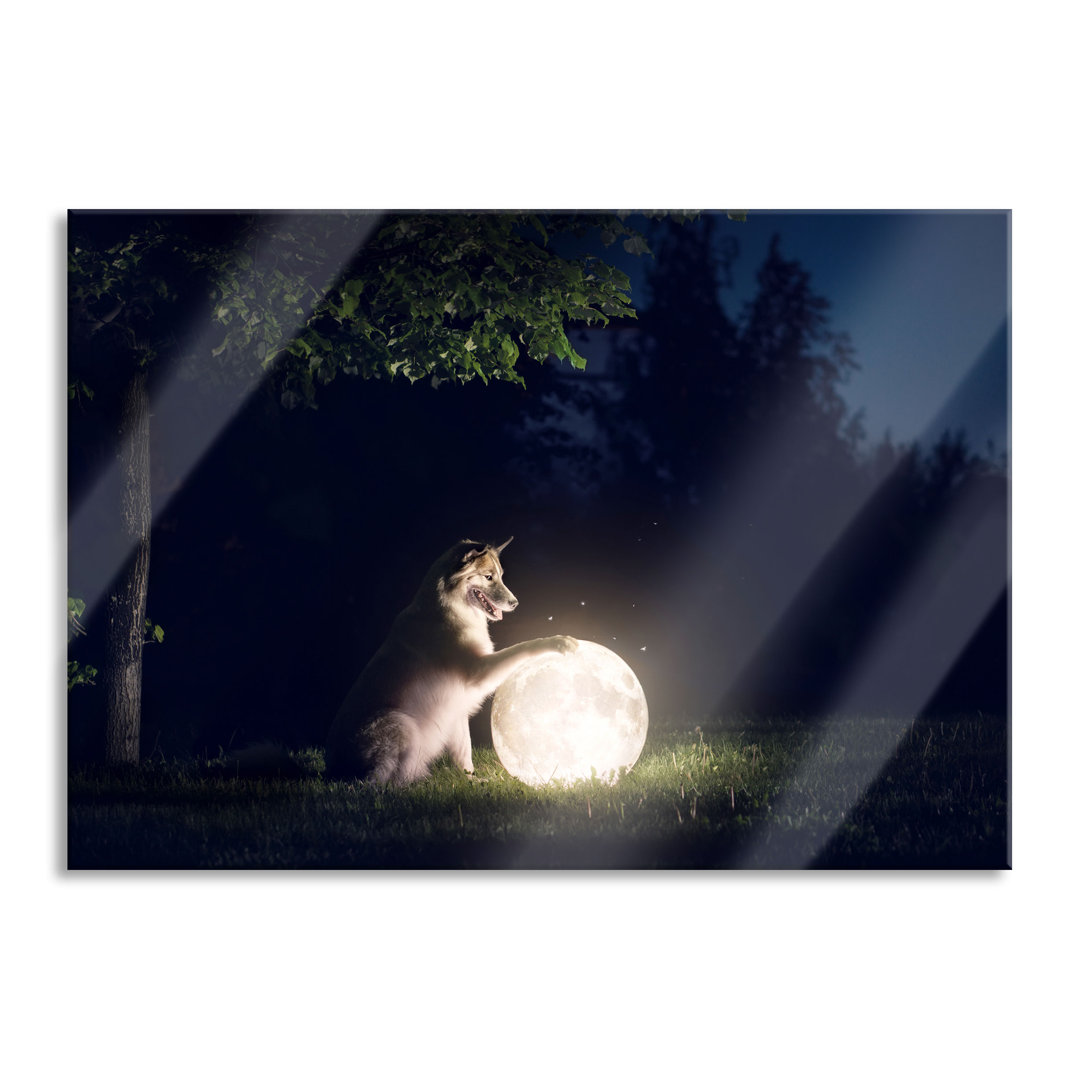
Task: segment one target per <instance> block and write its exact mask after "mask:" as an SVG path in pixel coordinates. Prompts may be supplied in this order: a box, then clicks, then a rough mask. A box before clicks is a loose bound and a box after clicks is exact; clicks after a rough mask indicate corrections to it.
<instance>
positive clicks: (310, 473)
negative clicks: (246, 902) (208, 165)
mask: <svg viewBox="0 0 1080 1080" xmlns="http://www.w3.org/2000/svg"><path fill="white" fill-rule="evenodd" d="M1011 227H1012V218H1011V213H1010V211H1009V210H1008V209H998V210H994V209H982V210H962V209H957V210H939V211H928V210H923V211H905V210H902V209H895V210H873V211H869V210H858V211H855V210H853V211H840V210H830V211H813V210H807V211H794V210H787V211H772V210H768V209H760V210H755V209H744V210H726V209H704V210H701V209H699V210H673V209H668V210H649V211H645V210H583V211H576V212H571V211H567V210H559V211H549V210H535V211H525V210H522V211H510V210H504V209H494V210H484V209H462V210H438V211H418V210H409V211H374V210H357V211H325V210H311V211H303V210H290V211H285V210H276V211H275V210H265V211H251V210H245V211H240V210H237V211H229V210H219V211H213V212H211V211H205V210H204V211H185V210H183V209H173V210H162V211H157V212H154V211H138V212H135V211H131V212H120V211H115V210H95V209H93V208H86V209H72V210H70V211H69V212H68V214H67V219H66V228H65V235H66V258H67V266H66V303H67V315H66V318H67V322H66V357H67V370H66V390H67V402H66V416H65V422H66V443H65V446H66V461H65V463H64V464H65V468H66V514H67V533H66V535H67V550H66V553H65V558H66V587H67V691H66V700H65V702H64V705H65V708H66V719H65V731H64V734H63V744H62V745H63V752H64V754H65V758H66V760H65V764H64V770H65V774H66V775H65V781H66V815H67V823H66V866H67V868H68V869H70V870H124V869H126V870H163V869H168V870H203V869H206V870H210V869H247V870H271V869H288V870H299V869H307V870H311V869H314V870H354V871H357V870H359V871H384V870H459V871H460V870H524V869H530V870H579V871H580V870H614V869H627V870H695V871H697V870H764V869H769V870H777V869H779V870H800V869H817V870H824V869H832V870H835V869H846V870H924V869H934V870H980V869H981V870H988V869H990V870H994V869H1007V868H1009V867H1010V866H1011V865H1012V848H1011V836H1012V833H1011V827H1012V826H1011V823H1012V810H1011V808H1012V790H1011V686H1012V680H1011V604H1012V601H1011V590H1010V585H1011V546H1010V542H1011V539H1010V538H1011V452H1012V446H1011V423H1010V368H1011V341H1012V333H1011V323H1010V319H1011V315H1010V312H1011V246H1012V235H1011Z"/></svg>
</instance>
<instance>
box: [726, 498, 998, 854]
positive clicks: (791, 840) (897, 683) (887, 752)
mask: <svg viewBox="0 0 1080 1080" xmlns="http://www.w3.org/2000/svg"><path fill="white" fill-rule="evenodd" d="M977 497H978V496H976V495H972V496H970V499H972V500H973V499H975V498H977ZM969 509H970V506H969V505H965V503H964V502H963V501H961V503H960V505H958V506H956V507H954V508H953V511H952V513H951V515H950V516H949V520H948V521H946V522H945V523H943V525H942V527H941V528H939V530H938V531H937V534H936V536H935V538H934V542H933V543H932V544H931V545H929V547H928V549H927V551H926V552H925V553H924V554H923V556H922V558H921V559H920V561H919V563H918V565H917V567H916V568H915V571H914V573H913V574H912V575H911V577H910V579H909V581H908V584H907V586H906V588H905V590H904V593H903V595H902V596H901V597H900V599H899V600H898V602H897V603H896V604H895V606H894V607H893V608H892V611H891V614H890V617H889V618H888V619H887V620H886V621H885V622H884V623H883V625H881V626H880V628H879V630H878V632H877V634H876V636H875V639H874V641H873V642H872V643H871V644H870V646H869V648H868V649H867V650H866V651H865V653H864V656H863V658H862V660H861V662H860V664H859V665H858V666H857V668H856V669H855V671H854V672H852V674H851V675H850V677H849V679H848V682H847V685H846V687H844V688H843V689H842V690H841V691H840V693H839V694H838V695H837V697H836V700H835V704H834V707H833V709H831V710H830V714H831V715H830V719H829V720H828V721H826V723H825V724H824V725H823V727H822V728H821V730H820V732H819V733H818V735H817V737H816V738H815V739H814V740H813V744H812V746H811V747H809V748H808V749H807V751H806V753H805V754H804V756H803V759H802V761H801V763H800V766H799V768H798V769H797V771H796V774H795V776H794V777H793V778H792V779H791V780H790V781H789V782H788V783H787V784H786V785H785V789H784V792H783V793H782V794H781V796H780V798H779V799H778V800H777V802H776V803H775V804H774V806H773V808H772V811H771V814H770V816H771V817H774V818H779V817H786V816H789V815H790V816H791V817H793V818H798V817H799V816H800V815H801V814H802V812H803V811H804V810H805V809H806V799H807V796H806V792H807V791H809V790H811V789H812V790H813V792H814V796H813V797H814V814H813V817H812V818H810V819H808V821H807V824H806V825H805V827H803V828H796V829H782V830H781V829H777V830H775V834H774V835H771V836H770V835H769V832H768V827H767V826H766V827H764V828H763V829H761V830H759V831H758V833H757V835H756V836H755V839H754V840H753V842H752V843H751V844H750V846H749V847H748V848H747V850H746V851H745V852H744V853H743V854H742V856H741V858H740V860H739V864H738V865H740V866H743V867H751V866H753V867H758V868H794V867H800V866H801V867H805V866H809V865H810V864H811V863H813V861H814V859H815V857H816V856H817V855H818V854H819V853H820V852H821V851H822V850H823V848H824V847H825V845H826V844H827V843H828V841H829V839H830V837H831V836H832V835H833V834H834V833H835V831H836V829H837V828H839V826H840V824H841V823H842V822H843V821H844V820H845V819H846V818H847V816H848V815H849V814H850V812H851V811H852V809H853V808H854V807H855V806H856V804H857V803H858V801H859V800H860V798H861V797H862V796H863V795H864V794H865V792H866V789H867V788H868V787H869V785H870V784H872V783H873V782H874V780H876V778H877V777H878V776H879V775H880V773H881V771H882V769H883V768H884V767H885V765H886V764H887V763H888V762H889V760H890V759H891V758H892V756H893V754H894V753H895V750H896V747H897V744H898V742H899V740H900V739H901V737H902V736H903V734H904V733H905V732H906V731H907V730H908V728H909V727H910V725H911V723H912V721H913V719H914V718H915V717H916V716H917V715H918V713H919V712H920V711H921V710H922V709H923V708H924V707H925V706H926V705H927V703H928V702H929V701H930V699H931V698H932V697H933V694H934V692H935V690H936V689H937V688H938V687H939V686H940V685H941V683H942V681H943V680H944V679H945V676H946V675H947V674H948V672H949V669H950V668H951V667H952V665H953V664H954V663H955V662H956V660H957V659H959V657H960V655H961V653H962V652H963V650H964V648H965V647H966V646H967V644H968V642H969V641H970V640H971V639H972V637H974V635H975V633H976V631H977V630H978V628H979V626H980V625H981V624H982V622H983V620H984V619H985V618H986V616H987V615H988V614H989V613H990V611H991V609H992V608H993V606H994V604H995V603H996V602H997V601H998V599H999V598H1000V597H1001V595H1002V592H1003V590H1004V589H1005V588H1006V587H1007V585H1008V572H1007V566H1006V559H1004V558H1003V557H1002V556H1003V553H1004V544H1003V539H1002V537H1003V532H1004V530H1005V528H1006V522H1005V521H1003V520H1001V518H999V517H998V516H997V515H995V514H987V515H983V516H981V517H980V518H979V519H978V520H977V522H976V523H975V525H974V527H973V528H972V529H971V530H970V531H969V532H968V534H967V535H966V536H965V537H964V538H963V542H962V543H961V544H957V542H956V541H957V537H958V534H960V533H961V532H962V531H963V525H962V522H963V520H964V518H965V517H966V515H967V512H968V510H969ZM882 691H885V692H886V693H887V695H888V698H889V700H890V701H892V702H893V703H894V712H893V713H892V714H891V715H889V716H887V717H880V718H879V717H874V719H873V721H872V723H871V724H870V726H869V727H867V723H866V721H865V720H864V721H863V723H862V726H860V721H859V719H858V714H859V713H860V712H861V711H863V707H864V703H865V702H868V701H874V700H876V699H878V698H879V697H880V696H881V694H882ZM864 715H865V713H864ZM845 732H850V733H852V734H853V735H855V736H857V740H856V741H858V742H860V743H862V745H861V746H860V750H859V753H857V754H851V755H844V756H843V757H841V758H840V759H836V758H831V757H828V756H826V757H823V756H822V755H821V754H820V753H819V752H818V750H819V748H820V747H822V746H823V745H829V744H830V743H833V742H838V743H839V744H840V745H843V744H844V742H845V738H844V735H845ZM868 734H869V735H871V736H872V738H873V740H874V742H873V744H872V745H870V746H866V745H865V737H866V736H867V735H868Z"/></svg>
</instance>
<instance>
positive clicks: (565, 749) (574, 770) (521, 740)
mask: <svg viewBox="0 0 1080 1080" xmlns="http://www.w3.org/2000/svg"><path fill="white" fill-rule="evenodd" d="M648 728H649V709H648V705H647V704H646V702H645V694H644V692H643V691H642V689H641V684H640V683H639V682H638V680H637V676H636V675H635V674H634V673H633V671H632V670H631V669H630V667H629V665H628V664H627V663H626V662H625V661H624V660H623V659H622V658H621V657H620V656H617V655H616V654H615V653H613V652H612V651H611V650H610V649H605V648H604V646H603V645H598V644H597V643H596V642H595V641H579V643H578V649H577V650H576V651H575V652H572V653H564V654H552V655H548V656H541V657H537V658H536V659H535V660H532V661H530V662H529V663H528V664H525V665H524V666H522V667H521V668H519V669H518V670H517V671H516V672H514V674H513V675H511V676H510V678H508V679H507V680H506V681H505V682H503V683H502V685H501V686H500V687H499V688H498V690H496V691H495V698H494V700H493V701H492V704H491V736H492V741H493V742H494V744H495V752H496V753H497V754H498V755H499V760H500V761H501V762H502V764H503V767H504V768H505V769H506V771H507V772H508V773H510V774H511V775H512V776H516V777H517V778H518V779H519V780H523V781H525V783H527V784H531V785H533V786H534V787H539V786H542V785H544V784H547V783H551V782H554V783H562V784H572V783H573V782H574V781H575V780H579V779H588V778H589V777H591V776H593V775H595V776H597V777H598V778H600V779H602V780H605V781H608V782H611V783H613V782H614V781H615V780H617V779H618V777H619V775H620V774H621V772H622V771H623V770H624V769H629V768H630V767H631V766H632V765H633V764H634V762H635V761H637V759H638V756H639V755H640V754H641V748H642V747H643V746H644V745H645V735H646V733H647V731H648Z"/></svg>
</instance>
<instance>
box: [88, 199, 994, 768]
mask: <svg viewBox="0 0 1080 1080" xmlns="http://www.w3.org/2000/svg"><path fill="white" fill-rule="evenodd" d="M724 225H726V223H724V222H722V221H717V220H716V219H714V218H712V217H710V216H706V217H704V218H703V219H702V220H701V221H699V222H697V223H694V224H692V225H688V226H674V225H672V226H658V227H656V228H655V230H654V234H653V236H652V237H651V241H652V243H653V248H654V251H655V252H656V259H655V261H654V262H653V263H652V264H650V265H651V269H650V272H649V281H648V287H649V303H648V305H647V307H645V309H644V310H643V311H642V314H641V317H640V318H639V319H638V320H637V321H636V322H633V323H630V324H624V325H623V326H622V327H620V328H619V329H617V330H607V331H604V332H602V333H601V332H590V336H589V339H588V340H587V341H586V342H585V344H583V345H582V346H581V350H582V351H583V352H584V353H585V355H587V356H589V358H590V362H589V367H588V369H587V370H586V372H585V373H584V374H582V373H579V372H575V371H571V370H570V369H569V367H568V366H566V365H563V366H561V367H560V366H559V365H558V364H554V363H549V364H546V365H544V366H542V367H541V366H536V365H533V364H528V362H526V361H523V362H522V363H523V365H526V366H523V367H522V373H523V375H524V376H525V378H526V382H527V387H526V388H525V389H522V388H519V387H515V386H511V385H506V384H492V385H489V386H483V385H481V384H480V383H479V382H474V383H470V384H468V385H465V386H451V385H448V384H444V385H441V386H439V387H437V388H434V387H432V386H430V385H427V384H420V383H417V384H415V385H409V384H407V383H399V382H394V383H390V382H386V381H367V382H364V381H359V380H351V379H338V380H336V381H335V383H334V384H333V385H332V386H330V387H328V388H327V389H326V392H325V393H324V394H323V396H322V397H321V398H320V401H319V408H318V410H294V411H287V410H284V409H282V408H281V405H280V403H279V401H278V400H277V399H276V398H275V397H274V396H272V395H270V394H268V393H256V394H254V395H253V396H252V397H251V398H249V399H248V400H247V402H246V403H245V404H244V405H243V407H242V408H241V410H240V411H239V413H238V414H237V417H236V419H235V420H234V422H233V423H232V424H231V425H230V427H229V428H228V429H227V430H226V432H225V433H224V434H223V435H222V437H221V438H220V439H219V440H218V441H217V442H216V443H215V445H214V446H213V448H212V449H211V451H210V452H209V453H208V454H207V455H206V457H205V458H204V459H203V460H202V461H201V463H200V465H199V467H198V468H197V469H196V471H195V472H194V473H193V474H192V475H190V476H182V475H172V474H170V472H169V465H168V462H169V454H168V445H167V440H168V432H169V430H170V426H171V428H173V429H175V427H176V426H177V425H182V424H183V422H184V419H183V415H181V414H178V415H177V416H176V417H163V418H160V420H161V422H160V423H159V424H158V429H159V431H160V432H161V434H157V435H155V436H154V437H155V438H157V439H159V440H160V445H157V446H156V447H155V450H156V451H157V460H158V461H159V463H160V464H159V466H158V472H157V474H156V475H155V477H154V488H155V490H154V500H155V517H154V532H153V555H152V571H151V578H150V592H149V597H148V604H147V612H148V614H149V615H150V616H151V617H152V619H153V620H154V621H155V622H157V623H160V624H161V625H162V626H163V627H164V628H165V635H166V636H165V641H164V643H163V644H161V645H157V644H155V645H152V646H148V647H147V649H146V655H145V667H144V687H143V701H144V708H143V733H142V739H143V753H144V755H145V754H150V753H152V752H154V750H155V749H160V750H161V751H162V752H164V753H167V754H168V753H183V752H188V751H195V752H202V751H210V752H214V751H216V750H217V748H218V747H219V746H225V745H229V744H230V743H234V744H235V743H238V742H243V741H246V740H250V739H253V738H260V737H266V736H268V737H273V738H278V739H282V740H284V741H286V742H288V743H292V744H294V745H309V744H312V743H319V742H321V741H322V739H323V737H324V735H325V731H326V728H327V725H328V723H329V720H330V718H331V717H332V715H333V712H334V710H335V709H336V707H337V705H338V703H339V702H340V700H341V697H342V696H343V695H344V693H345V692H346V691H347V689H348V687H349V685H350V684H351V682H352V680H353V679H354V678H355V676H356V674H357V672H358V670H359V668H360V666H361V665H362V664H363V663H364V662H365V661H366V659H367V657H368V656H369V655H370V654H371V652H372V651H373V650H374V649H375V648H376V647H377V646H378V644H379V641H380V640H381V638H382V636H383V634H384V633H385V631H386V629H387V627H388V625H389V622H390V620H391V619H392V617H393V615H394V614H395V613H396V612H397V611H398V610H399V609H400V608H401V607H402V606H403V605H404V604H405V603H407V602H408V600H409V599H410V598H411V596H412V593H413V591H414V590H415V588H416V586H417V584H418V583H419V580H420V578H421V576H422V574H423V572H424V570H425V569H426V567H427V565H428V564H429V563H430V562H431V561H432V560H433V559H434V557H435V556H436V555H437V554H438V553H439V552H440V551H441V550H443V549H444V548H445V547H447V546H448V545H449V544H450V543H452V542H453V541H455V540H457V539H459V538H461V537H464V536H469V537H472V538H474V539H481V540H492V541H496V542H500V541H502V540H505V539H506V537H507V536H509V535H510V534H513V535H514V536H515V541H514V544H513V545H512V546H511V547H510V548H508V549H507V551H506V553H505V566H506V574H507V580H508V583H509V585H510V587H511V588H512V589H513V590H514V592H515V593H516V594H517V595H518V597H519V599H520V601H521V607H520V609H519V611H518V612H515V614H514V615H513V616H512V617H511V618H509V619H507V620H506V621H505V622H504V623H501V624H499V626H498V627H496V629H495V635H494V636H495V637H496V642H497V644H509V643H510V642H511V641H514V640H520V639H523V638H526V637H531V636H536V635H542V634H546V633H551V632H562V633H570V634H575V635H577V636H581V637H588V638H592V639H594V640H597V641H599V642H601V643H602V644H606V645H608V646H609V647H611V648H613V649H615V650H616V651H617V652H620V653H621V654H622V655H623V656H624V657H625V658H626V659H627V660H628V661H629V662H630V663H631V664H632V666H633V667H634V668H635V670H636V671H637V672H638V674H639V677H640V678H641V681H642V683H643V685H644V687H645V690H646V694H647V695H648V697H649V702H650V711H651V713H652V715H654V716H657V717H659V716H663V715H664V714H668V713H678V712H687V713H689V714H691V715H698V716H703V715H705V714H711V713H714V712H717V711H720V712H731V711H740V712H772V713H775V712H786V713H805V714H818V713H821V712H827V711H829V710H833V709H842V708H844V709H846V708H858V709H869V710H876V711H893V710H904V711H907V712H917V711H934V710H945V709H947V710H952V711H955V710H974V709H982V710H984V711H996V712H1004V710H1005V708H1006V706H1007V662H1008V612H1007V601H1006V587H1007V581H1008V566H1007V536H1008V517H1007V471H1006V469H1005V467H1004V465H1003V463H1002V462H1000V461H997V460H993V459H992V455H991V454H989V453H986V454H978V453H976V452H974V450H973V449H972V448H971V447H969V446H968V445H967V444H966V443H965V441H964V439H963V437H962V435H961V433H953V434H950V435H948V436H946V437H945V438H943V439H941V440H939V441H938V442H937V443H935V444H934V445H932V446H919V445H913V446H895V445H893V444H891V443H889V442H886V443H885V444H883V445H881V446H877V447H871V446H869V445H867V441H866V439H865V436H864V435H863V433H862V429H861V427H860V424H859V418H858V417H857V416H852V415H850V413H849V412H848V410H847V408H846V406H845V404H844V401H843V399H842V397H841V396H840V393H839V390H840V386H841V383H842V380H843V378H844V377H845V375H846V374H847V373H848V372H849V371H850V370H851V368H852V366H853V364H855V363H856V361H857V356H856V355H855V353H854V351H853V349H852V347H851V344H850V343H849V342H848V341H847V339H846V338H845V337H844V336H843V335H840V334H838V333H836V332H834V330H833V329H832V327H831V326H830V323H829V318H828V304H827V302H826V301H825V299H824V298H822V297H819V296H818V295H816V294H815V292H814V290H813V288H812V284H811V281H810V279H809V277H808V275H807V273H806V272H805V270H804V269H803V268H802V267H801V266H800V265H798V264H797V263H795V262H792V261H790V260H788V259H785V257H784V255H783V250H782V241H781V242H774V244H773V246H772V248H771V249H770V252H769V255H768V257H767V259H766V261H765V263H764V264H763V265H762V267H761V268H760V270H759V273H758V288H757V294H756V296H755V298H754V299H753V300H752V301H751V302H750V303H749V304H747V305H746V306H745V307H744V308H743V309H742V310H741V311H730V310H728V307H729V306H730V305H728V306H725V304H724V302H723V298H724V293H725V288H726V286H727V284H728V283H729V280H730V271H731V267H732V266H733V265H734V260H735V259H736V258H737V248H736V245H735V241H734V239H733V237H734V236H735V235H736V234H735V232H734V230H733V229H726V228H725V229H723V233H722V234H721V229H722V227H723V226H724ZM635 299H637V298H635ZM639 303H640V301H639ZM211 392H213V391H211V390H208V389H207V388H205V387H200V386H198V385H195V384H192V385H191V386H190V387H189V388H188V389H187V390H186V391H185V394H186V396H185V398H184V406H183V407H184V408H186V409H188V410H190V414H191V415H197V414H198V412H199V410H200V409H201V408H203V407H204V406H203V405H202V404H201V403H200V402H201V401H202V400H203V399H202V397H201V395H204V394H206V393H211ZM103 434H104V431H103V425H102V421H101V419H100V417H98V416H96V415H95V413H94V409H93V403H92V402H87V403H77V404H76V406H74V407H73V410H72V413H71V423H70V431H69V474H70V483H71V490H72V493H73V496H75V497H76V498H77V496H78V494H79V493H80V491H81V490H82V489H83V488H85V486H86V485H87V483H88V482H89V478H90V477H91V475H92V473H93V469H94V468H95V467H96V465H97V464H99V463H100V461H101V460H102V452H101V451H100V449H95V447H100V446H101V441H102V440H101V436H103ZM69 562H70V574H69V577H70V585H71V589H72V591H73V592H75V593H76V594H77V592H78V588H79V579H80V574H81V572H82V571H81V564H80V552H79V550H78V549H77V548H75V549H73V550H72V551H71V553H70V556H69ZM957 614H964V615H966V617H967V618H966V621H965V619H964V618H959V619H956V618H952V616H954V615H957ZM87 629H88V631H89V633H88V635H87V637H86V638H85V639H83V640H82V641H81V642H80V644H79V652H78V655H79V656H80V658H82V659H85V660H87V661H89V662H93V661H94V659H95V655H96V654H95V649H96V648H99V647H100V646H99V642H100V638H101V633H100V626H99V625H97V623H96V621H95V618H94V617H91V618H90V620H89V623H88V627H87ZM937 630H940V631H941V632H940V633H937ZM99 689H100V688H98V687H90V688H85V687H79V688H77V689H76V690H75V691H73V692H72V694H71V696H70V719H71V730H70V734H71V749H72V751H73V753H74V754H75V755H76V756H79V755H81V754H83V753H86V754H92V753H94V752H95V751H96V749H97V748H96V746H95V745H94V739H95V737H96V736H95V733H96V732H97V731H99V730H100V712H101V710H102V708H103V705H102V703H101V700H100V697H101V695H100V693H99ZM483 724H484V720H483V718H482V717H481V718H480V719H479V721H478V724H477V730H476V734H477V736H478V737H479V738H480V739H483V738H484V736H485V731H484V728H483Z"/></svg>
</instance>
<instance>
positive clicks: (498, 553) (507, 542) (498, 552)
mask: <svg viewBox="0 0 1080 1080" xmlns="http://www.w3.org/2000/svg"><path fill="white" fill-rule="evenodd" d="M513 539H514V538H513V537H512V536H511V537H510V540H513ZM510 540H504V541H503V542H502V543H501V544H500V545H499V546H498V547H497V548H496V549H495V554H496V555H501V554H502V550H503V548H504V547H506V545H507V544H509V543H510Z"/></svg>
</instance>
